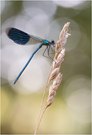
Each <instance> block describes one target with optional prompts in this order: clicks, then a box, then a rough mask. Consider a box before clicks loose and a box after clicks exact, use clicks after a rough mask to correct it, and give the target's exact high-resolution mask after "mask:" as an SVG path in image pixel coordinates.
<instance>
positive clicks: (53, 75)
mask: <svg viewBox="0 0 92 135" xmlns="http://www.w3.org/2000/svg"><path fill="white" fill-rule="evenodd" d="M69 25H70V22H67V23H66V24H65V25H64V27H63V29H62V31H61V32H60V35H59V40H58V41H57V42H56V45H55V56H54V59H53V63H52V68H51V72H50V75H49V78H48V83H47V85H48V84H50V83H51V85H50V87H49V94H48V97H47V102H46V104H45V105H43V106H42V108H41V109H42V111H41V112H40V115H39V117H38V118H39V119H38V123H37V126H36V128H35V132H34V135H36V133H37V130H38V127H39V125H40V122H41V119H42V116H43V114H44V112H45V111H46V109H47V108H48V107H49V106H50V105H51V104H52V103H53V101H54V98H55V95H56V92H57V90H58V87H59V86H60V84H61V82H62V74H61V73H60V68H61V64H62V62H63V61H64V56H65V47H64V46H65V44H66V42H67V38H68V37H69V36H70V34H69V33H68V29H69ZM42 102H43V101H42Z"/></svg>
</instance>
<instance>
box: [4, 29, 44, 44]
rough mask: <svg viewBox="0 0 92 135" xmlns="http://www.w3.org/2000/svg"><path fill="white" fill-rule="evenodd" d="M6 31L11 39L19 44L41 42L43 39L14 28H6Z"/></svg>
mask: <svg viewBox="0 0 92 135" xmlns="http://www.w3.org/2000/svg"><path fill="white" fill-rule="evenodd" d="M6 33H7V35H8V37H9V38H10V39H11V40H13V41H14V42H15V43H17V44H20V45H26V44H27V43H29V44H35V43H41V42H42V41H43V39H41V38H38V37H35V36H32V35H29V34H27V33H25V32H23V31H21V30H19V29H16V28H8V29H7V30H6Z"/></svg>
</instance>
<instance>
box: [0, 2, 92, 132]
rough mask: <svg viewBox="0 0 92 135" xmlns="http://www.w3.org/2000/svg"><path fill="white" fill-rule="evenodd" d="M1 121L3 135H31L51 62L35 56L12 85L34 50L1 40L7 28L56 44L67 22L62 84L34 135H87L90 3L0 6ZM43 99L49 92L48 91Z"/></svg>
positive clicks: (18, 3) (12, 3)
mask: <svg viewBox="0 0 92 135" xmlns="http://www.w3.org/2000/svg"><path fill="white" fill-rule="evenodd" d="M0 16H1V28H2V33H1V76H0V77H1V91H0V95H1V102H0V106H1V112H0V113H1V117H0V126H1V133H3V134H5V133H6V134H20V133H21V134H28V133H33V131H34V127H35V123H36V118H37V115H38V112H39V107H40V102H41V98H42V93H43V90H44V88H45V86H46V80H47V78H48V74H49V71H50V68H51V64H52V61H51V60H50V59H47V58H45V57H43V56H42V53H43V51H44V47H43V48H42V49H41V50H40V51H39V52H38V53H37V54H36V56H35V57H34V58H33V60H32V62H31V63H30V65H29V66H28V67H27V69H26V71H25V72H24V74H23V75H22V76H21V78H20V79H19V81H18V82H17V83H16V85H13V81H14V79H15V78H16V76H17V75H18V73H19V71H20V70H21V69H22V67H23V65H24V64H25V63H26V61H27V60H28V58H29V57H30V55H31V54H32V52H33V50H34V49H35V48H36V47H37V45H34V46H25V47H24V46H17V45H16V44H15V43H14V42H12V41H11V40H10V39H9V38H8V37H7V35H6V29H7V28H8V27H16V28H18V29H21V30H23V31H25V32H27V33H29V34H33V35H37V36H39V37H42V38H47V39H49V40H52V39H54V40H55V41H57V40H58V36H59V33H60V31H61V29H62V27H63V25H64V24H65V23H66V22H68V21H69V22H70V23H71V24H70V30H69V31H70V33H71V37H69V39H68V42H67V45H66V47H65V48H66V55H65V60H64V63H63V64H62V69H61V72H62V73H63V81H62V84H61V86H60V88H59V89H58V91H57V95H56V98H55V101H54V103H53V105H52V106H51V107H50V108H49V109H48V110H47V111H46V113H45V115H44V117H43V119H42V122H41V125H40V128H39V133H49V134H50V133H51V134H58V133H59V134H91V103H90V102H91V101H90V100H91V98H90V95H91V92H90V76H91V75H90V74H91V64H90V61H91V53H90V52H91V45H90V44H91V2H90V1H84V0H61V1H56V0H52V1H44V2H42V1H24V0H23V1H5V0H3V1H1V12H0ZM47 93H48V91H47Z"/></svg>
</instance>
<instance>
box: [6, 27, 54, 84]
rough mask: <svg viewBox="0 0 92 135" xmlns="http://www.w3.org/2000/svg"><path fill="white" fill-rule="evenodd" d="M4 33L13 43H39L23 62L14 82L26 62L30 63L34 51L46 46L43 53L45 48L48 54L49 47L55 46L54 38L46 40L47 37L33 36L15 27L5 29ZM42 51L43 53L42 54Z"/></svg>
mask: <svg viewBox="0 0 92 135" xmlns="http://www.w3.org/2000/svg"><path fill="white" fill-rule="evenodd" d="M6 33H7V35H8V37H9V38H10V39H11V40H13V41H14V42H15V43H17V44H20V45H27V44H36V43H39V47H38V48H36V50H35V51H34V52H33V53H32V55H31V56H30V58H29V60H28V61H27V63H26V64H25V66H24V67H23V69H22V70H21V71H20V73H19V74H18V76H17V78H16V79H15V81H14V84H15V83H16V82H17V80H18V79H19V78H20V76H21V75H22V73H23V72H24V70H25V68H26V67H27V66H28V64H29V63H30V61H31V60H32V58H33V56H34V55H35V54H36V52H37V51H38V50H39V49H40V48H41V47H42V46H43V45H45V46H46V49H45V50H44V53H45V52H46V50H47V51H48V55H49V50H50V48H51V47H54V46H55V42H54V40H52V41H48V40H47V39H42V38H39V37H35V36H33V35H30V34H27V33H25V32H23V31H21V30H19V29H16V28H8V29H7V30H6ZM44 53H43V55H44Z"/></svg>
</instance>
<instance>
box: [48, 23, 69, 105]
mask: <svg viewBox="0 0 92 135" xmlns="http://www.w3.org/2000/svg"><path fill="white" fill-rule="evenodd" d="M69 25H70V22H67V23H66V24H65V25H64V27H63V29H62V31H61V32H60V35H59V40H58V41H57V43H56V45H55V56H54V60H53V63H52V70H51V73H50V75H49V79H48V83H50V82H51V81H52V84H51V86H50V88H49V95H48V98H47V106H50V105H51V104H52V102H53V100H54V97H55V95H56V91H57V89H58V87H59V85H60V84H61V81H62V74H61V73H60V68H61V64H62V62H63V61H64V56H65V48H64V46H65V44H66V42H67V38H68V37H69V36H70V34H69V33H68V29H69Z"/></svg>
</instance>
